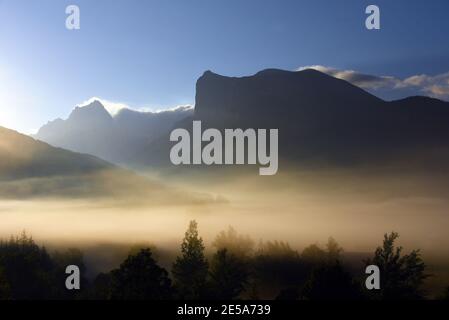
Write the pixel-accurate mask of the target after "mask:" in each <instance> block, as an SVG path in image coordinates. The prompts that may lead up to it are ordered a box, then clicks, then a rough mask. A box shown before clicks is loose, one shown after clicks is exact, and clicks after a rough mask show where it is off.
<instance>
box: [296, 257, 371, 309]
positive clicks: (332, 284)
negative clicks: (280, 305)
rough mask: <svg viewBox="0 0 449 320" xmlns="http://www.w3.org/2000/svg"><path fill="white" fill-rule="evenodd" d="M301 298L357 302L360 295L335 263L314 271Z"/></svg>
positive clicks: (344, 272) (347, 276)
mask: <svg viewBox="0 0 449 320" xmlns="http://www.w3.org/2000/svg"><path fill="white" fill-rule="evenodd" d="M301 297H302V299H305V300H357V299H361V298H362V295H361V292H360V290H359V288H358V286H357V285H356V284H355V282H354V281H353V280H352V277H351V276H350V274H349V273H347V272H346V271H345V270H343V268H342V266H341V265H340V263H339V262H338V261H337V262H336V263H334V264H327V265H323V266H321V267H318V268H316V269H314V270H313V272H312V273H311V276H310V278H309V279H308V280H307V282H306V283H305V285H304V288H303V290H302V294H301Z"/></svg>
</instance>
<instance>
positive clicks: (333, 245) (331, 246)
mask: <svg viewBox="0 0 449 320" xmlns="http://www.w3.org/2000/svg"><path fill="white" fill-rule="evenodd" d="M342 252H343V248H342V247H340V245H339V244H338V243H337V241H335V239H334V238H333V237H330V238H329V239H328V240H327V244H326V253H327V260H328V262H330V263H336V262H337V261H340V256H341V253H342Z"/></svg>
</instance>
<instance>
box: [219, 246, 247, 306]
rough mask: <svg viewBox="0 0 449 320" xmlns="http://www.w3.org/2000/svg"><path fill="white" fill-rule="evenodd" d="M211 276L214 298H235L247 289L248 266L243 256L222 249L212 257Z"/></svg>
mask: <svg viewBox="0 0 449 320" xmlns="http://www.w3.org/2000/svg"><path fill="white" fill-rule="evenodd" d="M210 277H211V289H212V295H213V298H215V299H222V300H230V299H234V298H237V297H238V296H239V295H240V294H241V293H242V291H243V290H244V289H245V285H246V283H247V278H248V267H247V265H246V263H245V261H244V260H243V259H242V258H240V257H237V256H236V255H233V254H232V253H229V252H228V251H227V249H221V250H218V251H217V253H216V254H215V255H214V257H213V258H212V261H211V267H210Z"/></svg>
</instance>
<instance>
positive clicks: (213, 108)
mask: <svg viewBox="0 0 449 320" xmlns="http://www.w3.org/2000/svg"><path fill="white" fill-rule="evenodd" d="M192 120H201V121H202V126H203V129H204V128H207V127H211V128H218V129H224V128H256V129H257V128H267V129H268V128H278V129H279V153H280V157H281V159H282V160H283V161H288V162H289V163H291V162H293V163H296V164H298V163H307V164H313V165H319V164H332V165H353V164H356V163H357V164H365V163H368V164H369V163H381V162H383V161H384V160H385V161H390V160H397V159H399V158H400V159H403V158H404V157H407V156H416V155H419V156H420V157H421V156H423V153H424V154H425V153H426V152H428V154H429V155H434V156H435V157H433V158H432V160H435V158H439V156H438V155H440V156H443V155H444V156H447V153H448V152H447V149H448V142H447V141H449V103H448V102H443V101H440V100H437V99H432V98H428V97H410V98H407V99H403V100H399V101H392V102H387V101H384V100H382V99H380V98H378V97H376V96H374V95H372V94H370V93H368V92H366V91H364V90H363V89H361V88H359V87H356V86H354V85H352V84H351V83H349V82H347V81H344V80H341V79H337V78H334V77H332V76H329V75H327V74H324V73H321V72H319V71H316V70H313V69H307V70H302V71H296V72H292V71H284V70H276V69H268V70H264V71H261V72H258V73H257V74H255V75H253V76H247V77H240V78H235V77H226V76H221V75H218V74H215V73H213V72H210V71H206V72H205V73H204V74H203V75H202V76H201V77H200V78H199V79H198V81H197V84H196V102H195V113H194V115H192V117H190V118H187V119H184V120H183V121H180V122H178V124H177V127H184V128H186V129H189V128H191V126H192ZM168 141H169V136H168V134H166V135H164V136H162V137H160V138H159V139H157V140H154V141H153V142H150V143H148V145H147V147H146V148H145V149H143V150H142V151H141V153H140V155H138V157H137V159H134V162H137V163H140V164H141V165H142V166H151V165H161V164H162V165H170V163H169V158H168V155H169V150H170V147H171V146H172V144H173V143H169V142H168ZM401 161H402V160H401Z"/></svg>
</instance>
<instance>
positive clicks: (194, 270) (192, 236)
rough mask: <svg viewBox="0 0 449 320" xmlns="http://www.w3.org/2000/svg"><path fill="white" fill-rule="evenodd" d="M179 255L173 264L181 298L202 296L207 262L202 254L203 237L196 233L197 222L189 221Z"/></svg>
mask: <svg viewBox="0 0 449 320" xmlns="http://www.w3.org/2000/svg"><path fill="white" fill-rule="evenodd" d="M181 253H182V255H181V256H180V257H177V258H176V261H175V263H174V264H173V268H172V273H173V277H174V280H175V287H176V289H177V292H178V294H179V296H180V298H182V299H198V298H200V297H202V296H204V290H205V285H206V278H207V273H208V263H207V260H206V258H205V256H204V245H203V239H202V238H201V237H199V235H198V224H197V222H196V221H194V220H193V221H191V222H190V225H189V228H188V229H187V232H186V233H185V237H184V240H183V242H182V245H181Z"/></svg>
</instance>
